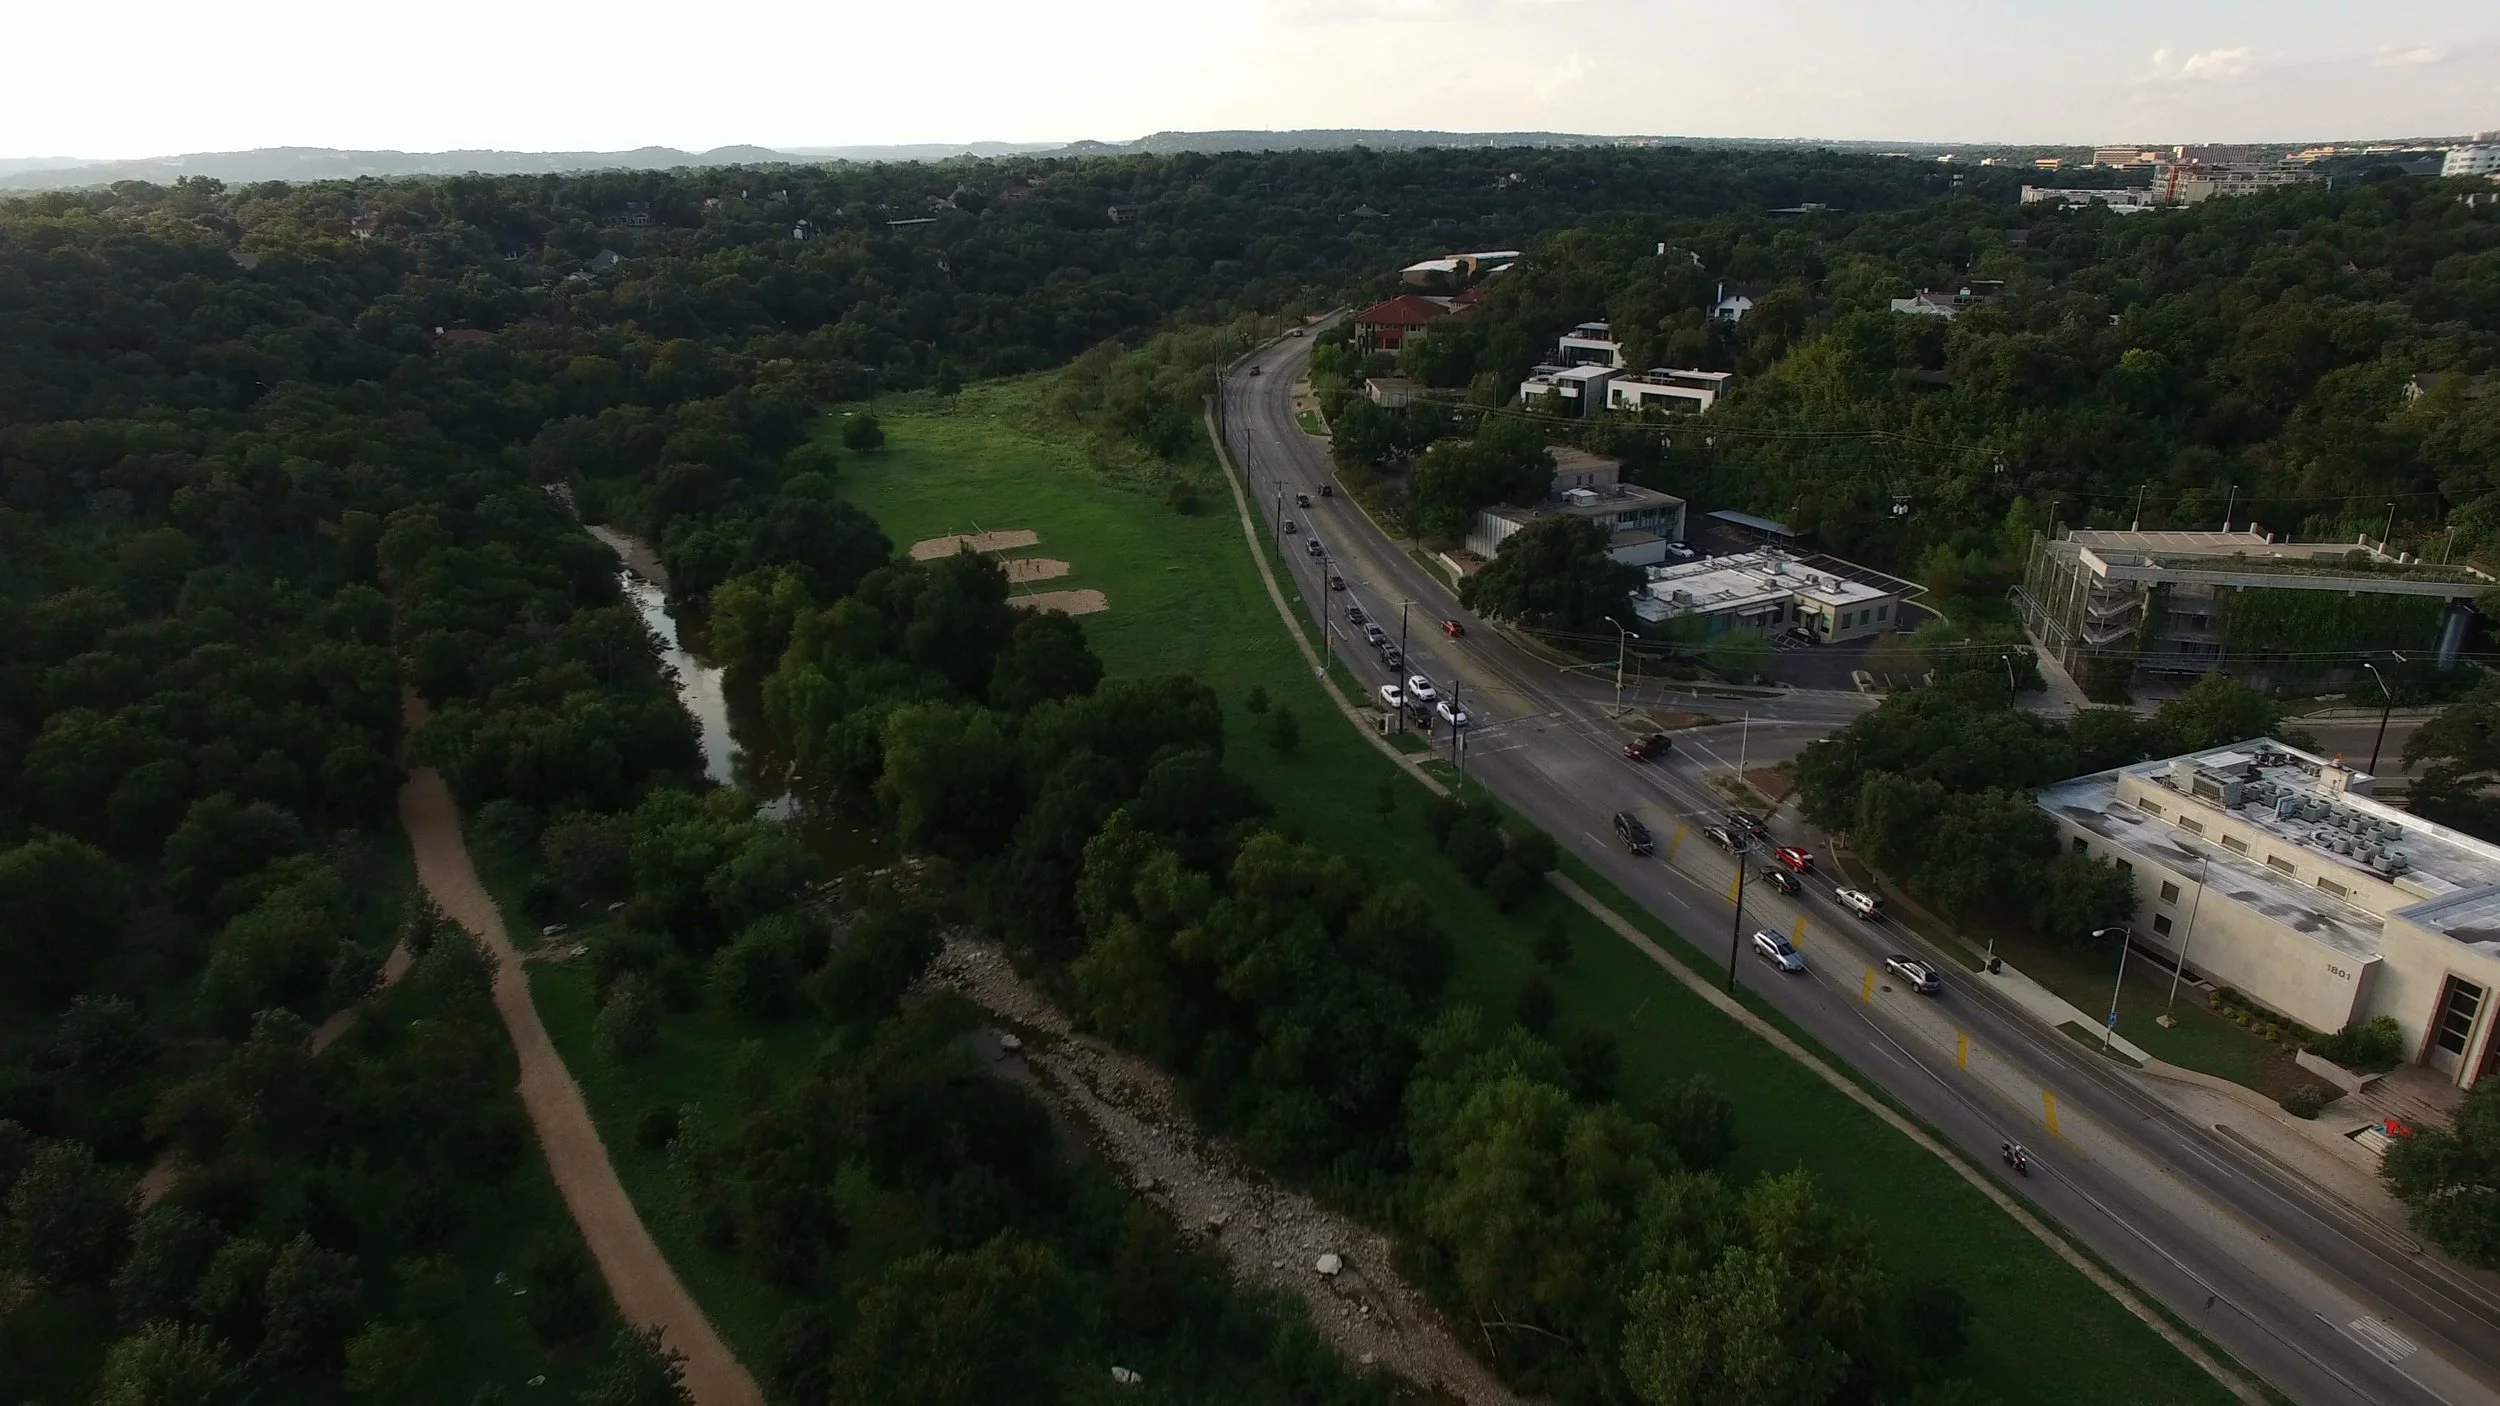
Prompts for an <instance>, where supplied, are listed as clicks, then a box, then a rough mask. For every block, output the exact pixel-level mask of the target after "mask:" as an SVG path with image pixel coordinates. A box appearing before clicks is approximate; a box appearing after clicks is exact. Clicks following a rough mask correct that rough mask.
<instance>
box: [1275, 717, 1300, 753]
mask: <svg viewBox="0 0 2500 1406" xmlns="http://www.w3.org/2000/svg"><path fill="white" fill-rule="evenodd" d="M1267 744H1268V745H1269V746H1271V747H1273V748H1275V749H1276V750H1277V751H1278V752H1281V753H1283V754H1284V755H1286V756H1292V755H1293V754H1294V752H1295V750H1296V749H1298V748H1300V747H1301V745H1302V724H1300V723H1299V722H1296V721H1295V720H1294V716H1293V709H1291V708H1287V707H1283V706H1281V705H1280V706H1278V708H1277V709H1276V712H1275V714H1274V715H1273V716H1271V717H1270V718H1269V719H1268V721H1267Z"/></svg>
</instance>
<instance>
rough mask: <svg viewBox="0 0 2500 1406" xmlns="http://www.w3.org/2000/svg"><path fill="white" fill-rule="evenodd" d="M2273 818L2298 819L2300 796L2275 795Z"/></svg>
mask: <svg viewBox="0 0 2500 1406" xmlns="http://www.w3.org/2000/svg"><path fill="white" fill-rule="evenodd" d="M2274 818H2275V819H2277V820H2298V819H2299V818H2300V797H2298V796H2294V795H2289V794H2286V795H2281V796H2277V797H2275V798H2274Z"/></svg>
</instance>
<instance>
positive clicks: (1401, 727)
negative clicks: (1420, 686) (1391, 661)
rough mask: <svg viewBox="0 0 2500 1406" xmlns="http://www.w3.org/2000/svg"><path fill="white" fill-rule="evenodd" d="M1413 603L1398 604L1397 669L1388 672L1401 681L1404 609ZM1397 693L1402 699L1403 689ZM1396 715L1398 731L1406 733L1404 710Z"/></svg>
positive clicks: (1404, 624) (1404, 665) (1404, 650)
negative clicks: (1398, 677)
mask: <svg viewBox="0 0 2500 1406" xmlns="http://www.w3.org/2000/svg"><path fill="white" fill-rule="evenodd" d="M1414 603H1415V602H1413V601H1411V600H1401V601H1399V602H1398V666H1397V668H1395V669H1392V670H1390V672H1391V673H1394V674H1397V675H1399V676H1400V677H1401V679H1402V678H1403V677H1404V675H1405V673H1406V608H1407V607H1408V606H1410V605H1413V604H1414ZM1398 693H1399V696H1400V697H1404V696H1405V693H1406V690H1405V689H1404V688H1403V687H1400V688H1399V690H1398ZM1397 714H1398V731H1400V732H1404V731H1406V710H1405V709H1404V708H1400V709H1398V710H1397Z"/></svg>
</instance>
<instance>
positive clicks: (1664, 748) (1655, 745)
mask: <svg viewBox="0 0 2500 1406" xmlns="http://www.w3.org/2000/svg"><path fill="white" fill-rule="evenodd" d="M1674 750H1675V739H1674V738H1671V737H1669V736H1667V735H1666V734H1665V733H1663V732H1653V733H1651V734H1650V735H1648V736H1647V737H1635V738H1633V739H1632V740H1631V741H1629V742H1626V743H1624V744H1623V755H1625V756H1627V757H1630V758H1631V759H1632V760H1634V761H1636V762H1647V761H1655V760H1657V759H1658V758H1660V757H1663V756H1665V755H1666V754H1667V753H1669V752H1672V751H1674Z"/></svg>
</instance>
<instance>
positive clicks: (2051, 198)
mask: <svg viewBox="0 0 2500 1406" xmlns="http://www.w3.org/2000/svg"><path fill="white" fill-rule="evenodd" d="M2050 202H2062V203H2064V204H2068V205H2106V206H2108V207H2109V208H2111V209H2112V210H2115V211H2117V212H2118V213H2119V214H2121V215H2133V214H2139V213H2141V212H2143V211H2146V210H2158V209H2160V208H2161V201H2160V200H2159V199H2158V198H2157V197H2155V196H2154V194H2153V192H2151V191H2149V190H2142V189H2135V188H2129V189H2124V190H2087V189H2081V188H2078V187H2073V186H2024V187H2023V203H2024V204H2025V205H2043V204H2048V203H2050Z"/></svg>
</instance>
